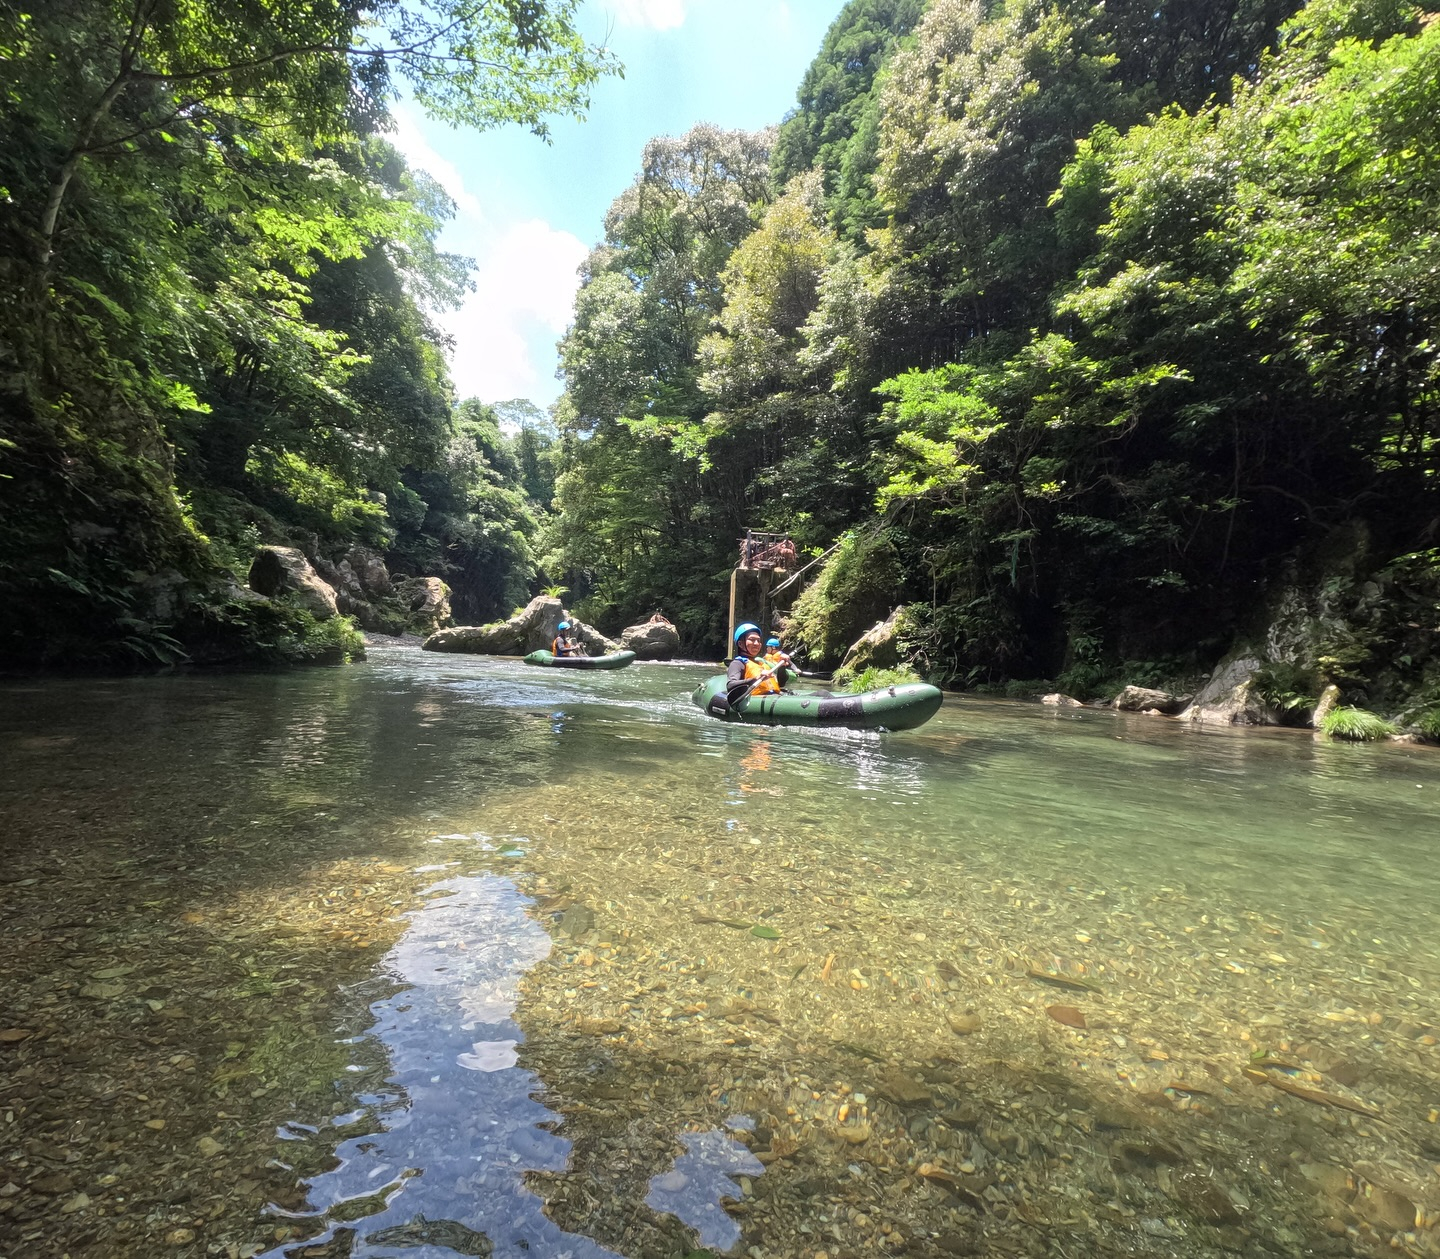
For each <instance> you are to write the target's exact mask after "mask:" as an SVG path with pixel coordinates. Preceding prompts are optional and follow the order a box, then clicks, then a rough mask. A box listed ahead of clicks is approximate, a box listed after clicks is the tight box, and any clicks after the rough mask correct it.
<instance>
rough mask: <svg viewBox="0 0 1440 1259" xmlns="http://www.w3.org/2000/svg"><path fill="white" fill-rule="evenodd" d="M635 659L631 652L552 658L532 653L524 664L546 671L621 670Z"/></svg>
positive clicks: (546, 654)
mask: <svg viewBox="0 0 1440 1259" xmlns="http://www.w3.org/2000/svg"><path fill="white" fill-rule="evenodd" d="M634 659H635V653H634V652H633V651H612V652H611V653H610V654H609V655H608V656H553V655H551V654H550V653H549V652H548V651H545V650H543V649H542V650H540V651H532V652H531V653H530V654H529V655H528V656H526V657H525V663H526V664H541V665H544V666H545V667H546V668H548V669H623V668H624V667H625V666H626V665H627V664H630V663H631V662H632V661H633V660H634Z"/></svg>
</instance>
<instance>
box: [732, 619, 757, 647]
mask: <svg viewBox="0 0 1440 1259" xmlns="http://www.w3.org/2000/svg"><path fill="white" fill-rule="evenodd" d="M759 632H760V627H759V626H758V625H753V624H751V623H750V622H749V621H746V622H745V623H744V624H743V625H737V626H736V627H735V642H736V644H737V646H738V645H739V643H740V640H741V639H742V638H744V637H745V635H746V634H758V633H759Z"/></svg>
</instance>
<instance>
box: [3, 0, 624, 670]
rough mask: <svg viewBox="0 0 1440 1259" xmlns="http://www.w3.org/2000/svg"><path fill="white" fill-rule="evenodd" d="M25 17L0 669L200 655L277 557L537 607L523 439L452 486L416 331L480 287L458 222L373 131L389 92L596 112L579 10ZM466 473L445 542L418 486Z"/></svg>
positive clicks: (432, 101)
mask: <svg viewBox="0 0 1440 1259" xmlns="http://www.w3.org/2000/svg"><path fill="white" fill-rule="evenodd" d="M30 10H33V11H24V12H22V11H21V10H18V9H15V8H14V7H13V6H11V7H9V8H7V9H5V10H4V12H3V13H0V55H3V57H4V59H5V64H6V70H7V81H6V89H5V91H4V94H3V96H0V131H3V134H4V135H5V137H6V142H5V144H4V145H0V188H3V189H4V195H3V197H0V378H3V385H4V394H5V397H6V399H7V414H6V416H5V418H4V426H5V432H4V437H3V439H0V456H3V458H4V459H5V467H4V469H3V471H0V477H3V478H4V482H5V484H6V486H7V489H8V490H9V491H12V492H13V493H12V501H9V502H7V507H6V511H5V512H4V513H0V554H3V557H4V558H3V560H0V596H3V598H0V619H3V623H0V642H3V644H4V647H5V649H6V654H7V656H8V658H9V660H11V661H12V662H14V663H19V664H55V663H61V662H63V663H69V664H79V663H84V662H96V663H99V662H105V661H111V662H121V661H124V660H126V659H129V658H132V657H133V658H139V659H143V660H149V661H151V662H158V661H160V660H161V659H169V658H173V657H174V656H175V654H176V653H177V651H178V648H177V647H175V646H174V645H173V644H172V643H171V642H168V641H167V639H166V636H167V634H170V631H169V630H167V629H166V628H165V626H166V625H167V624H169V620H170V619H175V629H174V635H175V636H178V637H176V639H175V641H177V642H178V641H185V642H187V644H188V640H187V639H185V638H184V635H185V634H186V633H188V632H191V631H194V632H196V633H200V634H201V635H202V638H203V627H199V621H197V620H195V619H194V618H192V617H191V616H190V615H189V611H193V607H194V606H195V605H197V604H198V603H200V602H203V601H204V592H205V591H206V590H207V589H208V588H209V587H210V586H211V585H213V583H214V582H215V581H216V579H217V578H218V577H219V575H220V573H221V572H222V571H223V570H224V569H230V570H232V571H236V572H241V573H243V570H244V567H245V566H246V565H247V564H248V557H249V554H250V553H251V552H253V549H254V545H255V543H256V542H257V541H260V540H264V541H279V542H287V543H288V542H303V543H304V544H305V545H306V546H307V547H308V548H309V549H311V550H312V551H313V552H315V553H316V554H317V555H320V554H330V555H334V554H339V553H343V552H344V551H345V549H346V548H347V547H348V546H349V545H350V544H352V543H355V542H363V543H368V544H370V545H372V546H376V547H384V546H385V545H387V544H388V543H389V542H391V541H392V540H395V541H396V543H397V545H400V546H401V547H402V548H403V553H400V554H392V556H391V560H392V561H393V562H395V563H397V564H398V565H399V566H400V567H402V568H403V567H404V565H405V563H406V562H407V560H409V559H413V558H423V559H426V560H429V559H432V558H436V557H441V558H443V560H444V562H445V563H446V564H448V565H451V566H454V567H459V568H461V569H462V570H463V569H465V568H466V566H467V565H468V564H469V563H470V562H471V559H472V557H473V556H474V555H475V554H476V553H483V554H484V556H485V559H484V562H483V563H480V564H479V568H480V569H481V570H483V571H480V572H478V573H477V574H476V581H477V582H479V581H484V582H487V583H490V584H491V585H494V584H496V583H497V582H498V584H499V585H501V586H504V585H507V584H508V585H509V586H511V587H514V588H520V589H523V588H524V586H525V585H526V583H527V582H528V580H529V577H530V566H529V559H528V555H527V554H526V552H525V538H526V536H527V534H528V533H529V532H533V529H534V524H533V521H529V520H528V518H527V517H526V509H525V507H524V504H523V503H522V502H520V501H519V498H520V495H519V492H518V490H517V489H516V488H515V487H514V485H513V482H514V481H515V475H514V472H515V469H514V468H513V467H505V466H501V465H502V464H503V462H504V461H503V459H501V458H500V454H501V452H500V449H499V447H500V446H501V445H505V443H497V445H496V451H495V453H496V458H495V459H493V460H491V467H492V469H494V470H495V475H494V477H492V478H488V480H487V484H486V485H485V486H478V485H477V484H476V483H475V482H476V481H477V478H478V474H477V473H475V472H474V469H466V470H463V471H462V472H457V469H456V468H455V466H454V465H455V454H454V451H453V450H452V447H453V445H454V443H455V442H456V441H457V440H459V439H460V435H459V434H458V433H457V429H456V426H455V421H454V418H453V416H452V399H451V396H450V394H451V391H450V384H449V381H448V379H447V378H446V374H445V368H444V363H443V356H442V352H441V348H440V338H439V334H438V333H437V331H436V329H435V328H434V327H433V325H432V324H431V322H430V317H429V315H428V314H427V307H433V306H435V305H444V304H446V303H453V302H454V301H455V300H456V299H457V297H458V295H459V294H460V292H461V291H462V290H463V288H464V287H465V284H466V283H467V280H466V269H467V264H465V262H464V261H463V260H461V259H457V258H454V257H450V256H447V255H445V254H443V253H441V252H439V251H438V250H437V249H436V247H435V237H436V234H437V233H438V231H439V229H440V225H441V222H442V221H443V219H444V218H445V217H447V216H448V215H449V214H450V213H451V207H450V204H449V202H448V199H447V198H446V197H445V196H444V194H443V193H442V192H441V191H440V190H439V189H438V188H437V187H436V186H435V184H434V182H433V181H432V180H430V179H429V178H428V177H425V176H421V175H417V174H415V173H413V172H410V171H409V170H408V169H407V168H406V166H405V164H404V162H403V160H402V159H401V158H400V156H399V154H398V153H397V152H396V151H395V150H394V149H393V148H392V147H391V146H390V145H388V144H386V143H385V142H384V141H383V140H381V139H379V138H378V136H377V134H376V133H377V132H378V131H380V130H382V129H383V128H384V126H385V125H386V120H385V115H384V108H385V103H386V101H387V100H388V99H390V97H391V96H392V94H393V91H394V89H395V88H396V87H397V86H398V84H399V83H400V82H404V83H405V84H407V85H408V89H409V92H410V94H411V95H412V97H413V98H414V99H417V100H419V101H420V102H421V104H422V105H423V106H424V107H426V108H428V109H429V110H430V111H431V112H432V113H433V114H435V115H437V116H440V117H443V118H446V119H447V120H449V121H451V122H456V123H464V124H466V125H473V126H492V125H497V124H499V123H502V122H507V121H515V122H520V123H522V124H524V125H527V126H530V127H532V128H533V129H536V130H538V131H542V132H543V129H544V118H545V116H546V115H547V114H549V113H553V112H557V111H558V112H562V113H569V114H579V113H582V112H583V110H584V108H585V105H586V99H587V97H588V92H589V89H590V87H591V86H592V85H593V83H594V82H595V80H596V78H597V76H598V75H600V74H603V73H607V72H609V71H611V70H613V69H614V68H615V66H614V63H613V60H612V59H611V57H610V55H609V54H608V53H606V52H604V51H602V50H600V49H597V48H594V47H589V46H587V45H586V44H585V43H584V41H583V40H582V39H581V37H580V36H579V35H578V33H577V32H576V31H575V28H574V22H573V19H574V16H575V11H576V5H575V3H574V2H573V0H536V2H534V3H525V4H503V5H481V6H474V5H469V4H461V3H459V2H458V0H418V2H417V3H413V4H410V3H407V4H405V5H398V4H394V3H390V2H389V0H385V2H384V3H381V4H379V5H378V6H372V7H370V8H368V9H365V10H363V11H362V10H361V9H359V8H357V7H356V6H354V5H351V4H348V3H345V2H344V0H317V3H313V4H307V5H303V6H299V7H297V6H295V5H290V4H284V3H280V2H279V0H258V3H256V4H253V5H249V6H242V7H239V8H237V7H236V6H234V5H223V4H216V3H211V2H210V0H201V2H200V3H194V4H187V5H183V6H180V7H178V8H177V7H175V6H170V7H165V6H160V7H158V8H157V7H156V6H155V5H152V4H142V3H138V2H137V3H131V2H129V0H120V2H117V3H100V2H98V0H54V2H53V3H50V4H46V5H40V6H30ZM531 454H532V456H534V457H532V458H531V461H530V463H531V466H530V469H529V470H530V471H531V472H532V473H533V472H536V471H537V469H538V468H539V463H538V462H537V460H538V459H539V458H540V454H541V452H539V451H535V450H532V452H531ZM504 458H506V459H511V463H512V465H513V463H514V461H513V458H512V457H511V456H509V454H508V449H507V451H506V452H505V453H504ZM462 462H463V460H462ZM452 474H455V475H460V479H461V481H462V482H463V485H462V486H461V487H460V488H459V489H458V490H457V492H456V495H455V497H456V498H457V499H458V500H460V505H459V506H458V507H456V506H455V504H453V503H448V502H447V504H446V506H447V507H448V508H450V511H449V512H448V513H447V514H446V516H445V517H444V519H440V520H437V521H427V514H428V504H427V503H426V501H425V500H424V499H423V498H422V497H421V495H420V494H419V493H417V492H416V490H415V489H413V488H411V487H412V486H420V485H421V484H423V483H424V482H425V480H426V478H427V476H431V475H438V476H439V477H440V479H441V480H442V481H446V482H447V483H449V481H450V479H452ZM467 477H468V478H469V479H468V480H467V479H466V478H467ZM507 478H508V479H507ZM478 479H480V480H486V478H478ZM542 482H543V478H539V479H536V480H535V481H534V485H533V487H532V486H531V485H529V484H527V489H531V492H532V493H533V492H535V490H537V489H540V488H543V487H542ZM492 488H493V490H494V492H491V489H492ZM472 499H475V500H480V499H483V500H485V502H484V504H483V505H482V506H480V507H479V508H478V509H477V506H476V504H475V503H473V502H472V501H471V500H472ZM497 499H498V500H499V501H498V502H497ZM391 505H393V508H394V510H393V512H392V511H390V510H389V507H390V506H391ZM432 571H433V569H432ZM472 589H473V588H472ZM152 605H154V607H152ZM161 605H164V608H162V610H163V611H164V613H165V614H164V615H163V616H162V615H160V613H159V612H158V611H156V610H155V609H156V608H160V607H161ZM146 627H148V628H146ZM249 628H250V629H251V630H253V631H254V632H255V633H256V634H257V635H259V636H260V639H264V637H265V635H267V634H270V633H271V630H272V629H274V627H269V628H267V627H266V626H265V625H261V624H258V623H257V624H254V625H251V626H250V627H249ZM230 629H231V630H234V631H236V632H240V633H243V632H244V627H243V626H239V625H236V624H232V625H231V626H230ZM277 632H278V631H277ZM285 632H286V633H289V634H290V637H291V638H293V639H295V640H296V641H297V642H300V643H302V644H303V643H304V642H308V641H312V640H314V641H317V642H318V641H320V639H319V638H317V636H316V635H315V634H314V633H311V632H310V631H309V630H308V629H305V628H304V627H302V628H301V629H300V630H295V631H294V632H293V633H290V631H285ZM333 632H334V631H329V630H327V631H325V633H327V634H328V633H333ZM320 637H323V635H321V636H320ZM260 639H257V647H258V648H260V649H261V650H268V649H267V648H266V647H265V644H264V642H262V641H260ZM277 641H278V640H277ZM196 645H197V647H200V646H203V645H204V644H203V643H202V642H200V641H198V640H197V644H196ZM332 646H336V647H338V648H340V649H348V648H346V647H345V644H332ZM282 654H283V652H282Z"/></svg>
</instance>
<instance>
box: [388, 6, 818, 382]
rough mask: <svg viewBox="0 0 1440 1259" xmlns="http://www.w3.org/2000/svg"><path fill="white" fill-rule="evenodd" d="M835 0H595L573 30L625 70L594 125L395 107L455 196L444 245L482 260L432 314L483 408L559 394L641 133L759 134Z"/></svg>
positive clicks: (785, 106) (402, 126)
mask: <svg viewBox="0 0 1440 1259" xmlns="http://www.w3.org/2000/svg"><path fill="white" fill-rule="evenodd" d="M843 2H844V0H589V2H588V3H586V4H585V6H584V9H583V10H582V12H581V18H580V21H581V26H582V29H583V30H584V31H585V33H586V35H587V36H588V37H589V38H590V39H591V40H592V41H593V42H596V43H605V44H607V45H608V46H609V47H610V48H611V49H612V50H613V51H614V52H615V53H616V55H617V56H618V57H619V58H620V60H621V61H622V62H623V63H624V65H625V77H624V78H623V79H618V78H612V79H607V80H605V81H604V82H603V83H601V84H600V85H599V86H598V88H597V89H596V91H595V93H594V97H593V101H592V105H591V110H590V116H589V120H588V121H586V122H583V123H577V122H572V121H568V120H561V121H556V122H554V123H553V124H552V130H553V133H554V135H553V143H551V144H549V145H547V144H545V143H543V142H542V141H540V140H538V139H536V138H535V137H534V136H532V135H531V134H530V133H529V132H528V131H525V130H523V129H521V128H514V127H511V128H506V129H504V130H501V131H495V132H485V133H476V132H472V131H455V130H452V129H450V128H449V127H446V126H444V125H442V124H437V123H433V122H431V121H429V120H428V119H426V118H425V117H424V116H423V114H421V113H420V112H419V111H418V110H417V109H415V108H414V107H413V106H410V105H403V104H402V105H401V106H400V107H399V108H398V109H397V111H396V124H397V128H396V132H395V135H394V136H393V137H392V139H393V140H394V142H395V143H396V145H397V146H398V147H399V148H400V149H401V150H402V151H403V152H404V153H405V155H406V156H407V158H408V159H409V160H410V162H411V164H412V165H414V166H419V167H423V168H424V169H426V170H428V171H429V172H430V173H431V174H432V175H434V176H435V177H436V178H437V179H438V180H439V181H440V182H441V183H442V184H443V185H444V186H445V188H446V190H447V191H448V192H449V193H450V195H451V196H452V197H453V198H454V199H455V202H456V207H457V210H456V217H455V218H454V220H452V221H451V222H450V223H449V224H448V225H447V226H446V228H445V232H444V235H443V236H442V238H441V245H442V247H443V248H446V249H449V250H452V251H454V252H456V253H462V254H466V255H468V256H469V257H471V258H473V259H474V260H475V263H476V271H475V281H476V291H475V292H474V293H473V294H471V295H470V297H469V298H468V300H467V301H466V303H465V305H464V306H463V307H462V308H461V309H460V310H458V311H452V312H445V313H444V314H443V315H442V316H441V317H440V322H441V324H442V325H443V326H444V328H445V330H446V331H447V332H449V333H450V335H451V336H453V337H454V339H455V353H454V356H453V359H452V362H451V374H452V376H453V377H454V379H455V386H456V389H457V391H458V393H459V395H460V396H461V397H462V398H464V397H478V398H481V399H483V400H484V401H486V402H498V401H502V400H504V399H507V398H514V397H523V398H530V399H532V400H533V401H535V402H537V403H540V404H541V405H542V406H544V405H547V404H548V403H550V402H551V401H552V400H553V399H554V398H555V397H556V396H557V395H558V394H559V392H560V382H559V381H557V380H556V379H555V342H556V340H557V339H558V338H559V336H560V334H561V333H563V332H564V330H565V327H566V325H567V324H568V323H569V322H570V311H571V307H572V303H573V299H574V294H575V288H576V286H577V284H578V279H577V277H576V274H575V269H576V267H578V266H579V264H580V263H581V262H582V261H583V260H584V258H585V255H586V254H587V253H588V252H589V250H590V247H591V246H592V245H593V244H595V243H596V242H597V241H598V240H599V239H600V236H601V233H602V231H603V228H604V217H605V211H606V209H607V208H608V207H609V205H610V202H611V201H612V200H614V198H615V197H616V196H617V195H618V194H619V193H620V192H621V191H622V190H623V189H624V188H625V187H626V186H627V185H628V184H629V183H630V182H631V180H633V179H634V178H635V175H636V173H637V172H638V170H639V168H640V154H641V150H642V149H643V148H644V146H645V142H646V141H647V140H648V139H650V138H651V137H652V136H656V135H679V134H681V133H683V132H685V131H687V130H689V129H690V127H692V126H693V125H694V124H695V123H697V122H713V123H716V124H718V125H720V126H722V127H743V128H746V129H754V128H759V127H765V126H769V125H770V124H772V123H777V122H779V121H780V120H781V118H782V117H784V115H785V113H786V111H788V110H790V109H792V108H793V107H794V104H795V91H796V89H797V88H798V87H799V85H800V78H801V76H802V75H803V74H804V72H805V67H806V66H808V65H809V64H810V62H811V60H812V59H813V58H814V56H815V54H816V52H817V51H818V50H819V47H820V41H821V39H822V38H823V36H824V34H825V31H826V29H827V28H828V27H829V25H830V23H831V22H832V21H833V20H834V19H835V17H836V15H837V14H838V13H839V12H840V9H841V7H842V5H843Z"/></svg>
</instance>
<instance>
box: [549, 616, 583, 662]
mask: <svg viewBox="0 0 1440 1259" xmlns="http://www.w3.org/2000/svg"><path fill="white" fill-rule="evenodd" d="M556 629H557V630H558V631H559V632H558V633H557V634H556V635H555V641H554V642H553V643H551V644H550V654H551V655H552V656H583V655H584V654H585V644H584V643H582V642H581V641H580V640H579V639H578V638H576V637H575V635H574V634H572V633H571V632H570V622H569V621H561V622H560V624H559V625H558V626H556Z"/></svg>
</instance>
